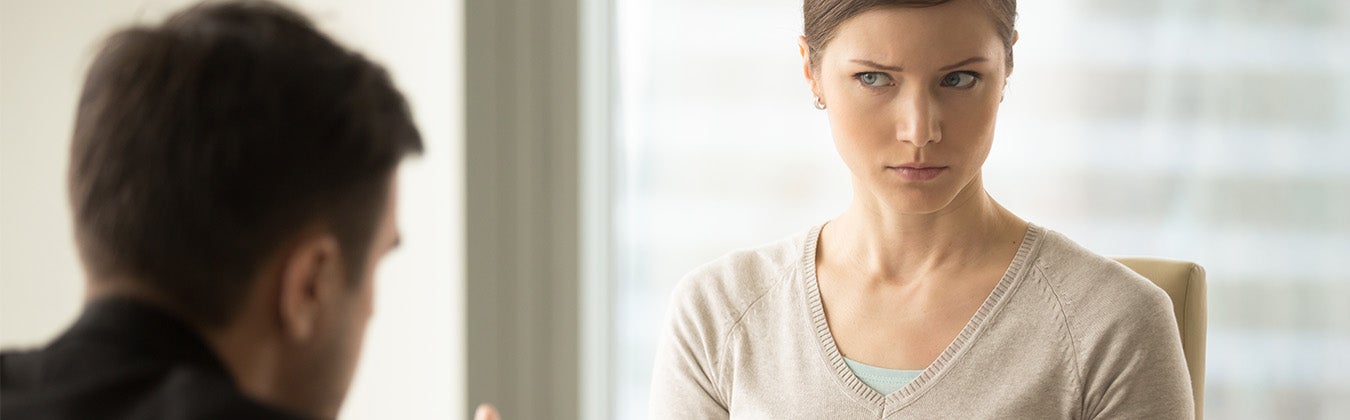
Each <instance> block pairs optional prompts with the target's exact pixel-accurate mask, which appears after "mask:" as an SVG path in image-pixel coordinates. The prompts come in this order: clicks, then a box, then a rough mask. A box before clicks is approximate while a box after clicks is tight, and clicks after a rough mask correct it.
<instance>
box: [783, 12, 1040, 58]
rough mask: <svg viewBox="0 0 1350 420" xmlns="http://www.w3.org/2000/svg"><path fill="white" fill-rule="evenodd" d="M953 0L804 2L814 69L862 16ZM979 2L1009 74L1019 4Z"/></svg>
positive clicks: (804, 13)
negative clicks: (843, 28) (846, 26)
mask: <svg viewBox="0 0 1350 420" xmlns="http://www.w3.org/2000/svg"><path fill="white" fill-rule="evenodd" d="M951 1H952V0H805V1H803V2H802V20H803V21H804V23H805V25H804V28H803V32H804V34H805V36H806V45H807V46H808V47H810V48H811V53H810V54H811V55H810V57H809V59H810V60H811V67H812V68H819V67H820V54H821V52H822V51H825V47H826V46H828V45H829V43H830V41H831V40H833V39H834V35H835V33H836V32H838V30H839V25H841V24H843V23H844V22H845V21H847V20H849V19H851V18H853V17H854V16H857V15H860V14H862V13H863V12H866V11H869V10H872V9H878V8H882V7H916V8H917V7H933V6H937V5H941V4H945V3H948V2H951ZM967 1H979V2H980V3H981V4H982V5H983V6H984V8H985V10H987V11H988V12H989V17H990V18H992V19H993V20H994V30H995V31H997V32H998V36H999V38H1001V39H1002V40H1003V50H1004V51H1005V52H1006V54H1007V55H1006V58H1007V64H1008V70H1009V71H1011V70H1012V63H1013V57H1012V43H1013V37H1014V35H1013V34H1014V23H1015V22H1016V20H1017V0H967Z"/></svg>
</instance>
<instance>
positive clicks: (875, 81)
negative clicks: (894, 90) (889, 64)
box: [853, 71, 891, 87]
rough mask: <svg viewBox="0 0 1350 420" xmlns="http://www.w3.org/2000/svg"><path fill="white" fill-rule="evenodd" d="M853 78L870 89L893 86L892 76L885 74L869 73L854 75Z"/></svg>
mask: <svg viewBox="0 0 1350 420" xmlns="http://www.w3.org/2000/svg"><path fill="white" fill-rule="evenodd" d="M853 78H855V79H858V82H859V83H862V84H864V85H866V86H869V87H883V86H890V85H891V76H887V75H886V74H885V73H877V72H874V71H869V72H864V73H858V74H855V75H853Z"/></svg>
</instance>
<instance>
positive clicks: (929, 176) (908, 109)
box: [803, 0, 1008, 214]
mask: <svg viewBox="0 0 1350 420" xmlns="http://www.w3.org/2000/svg"><path fill="white" fill-rule="evenodd" d="M804 45H805V42H804V41H803V48H805V47H804ZM805 56H807V54H804V57H805ZM1004 57H1005V51H1004V47H1003V42H1002V40H1001V39H1000V38H999V36H998V35H997V34H996V32H995V30H994V24H993V21H992V20H991V18H990V17H989V15H988V13H987V12H986V11H985V10H984V9H983V8H981V6H980V5H979V4H978V3H977V2H973V1H964V0H958V1H953V2H950V3H946V4H944V5H941V6H935V7H928V8H881V9H874V10H871V11H867V12H864V13H862V14H859V15H857V16H854V17H853V18H851V19H849V20H847V21H845V22H844V23H843V24H841V25H840V26H839V28H838V30H837V32H836V34H835V37H834V39H833V40H832V41H830V42H829V43H828V45H826V46H825V49H824V51H822V53H821V54H820V55H819V63H817V64H818V67H815V68H814V69H812V67H811V65H810V63H807V64H805V67H806V69H805V70H806V73H807V79H808V81H810V83H811V88H812V91H813V92H814V93H815V94H816V95H817V96H819V97H820V100H821V102H822V103H824V104H825V105H826V106H827V107H828V108H827V109H828V113H829V119H830V127H831V131H832V132H833V134H834V141H835V146H836V147H837V148H838V149H839V155H840V156H841V157H843V159H844V163H845V164H847V165H848V167H849V169H850V170H851V171H852V173H853V184H854V189H855V192H854V194H855V195H859V196H860V198H864V199H866V198H868V196H869V195H870V197H871V198H873V199H874V200H873V201H874V202H875V203H877V204H879V205H882V206H885V207H887V208H890V209H892V210H895V211H899V212H902V213H911V214H931V213H936V212H941V211H942V210H943V209H946V208H948V207H949V206H951V205H952V203H953V202H954V201H956V200H957V198H958V197H967V198H968V197H971V196H973V195H974V194H978V193H980V192H981V191H983V184H982V182H981V180H980V168H981V166H982V165H983V164H984V161H985V158H986V157H987V156H988V155H989V148H990V145H991V143H992V140H993V133H994V119H995V117H996V116H997V114H998V105H999V102H1000V101H1001V100H1002V96H1003V86H1004V84H1005V83H1006V77H1007V74H1008V68H1007V67H1006V64H1005V58H1004ZM813 70H814V71H813Z"/></svg>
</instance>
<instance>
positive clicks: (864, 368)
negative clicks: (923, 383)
mask: <svg viewBox="0 0 1350 420" xmlns="http://www.w3.org/2000/svg"><path fill="white" fill-rule="evenodd" d="M844 364H847V365H848V369H849V370H851V371H853V375H854V376H857V377H858V379H859V380H861V381H862V383H863V384H866V385H867V386H868V387H870V388H872V389H873V390H875V391H877V393H879V394H881V395H889V394H890V393H892V392H895V391H898V390H899V389H900V388H904V387H905V385H909V383H910V382H912V381H914V379H915V378H918V377H919V374H921V373H923V371H922V370H897V369H886V368H879V367H876V366H868V365H864V364H862V363H858V362H855V361H853V360H850V359H849V358H847V357H845V358H844Z"/></svg>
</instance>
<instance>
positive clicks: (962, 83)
mask: <svg viewBox="0 0 1350 420" xmlns="http://www.w3.org/2000/svg"><path fill="white" fill-rule="evenodd" d="M979 80H980V75H978V74H975V73H974V72H969V71H958V72H955V73H950V74H947V75H946V76H943V77H942V86H944V87H954V88H957V89H966V88H969V87H971V86H973V85H975V82H977V81H979Z"/></svg>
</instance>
